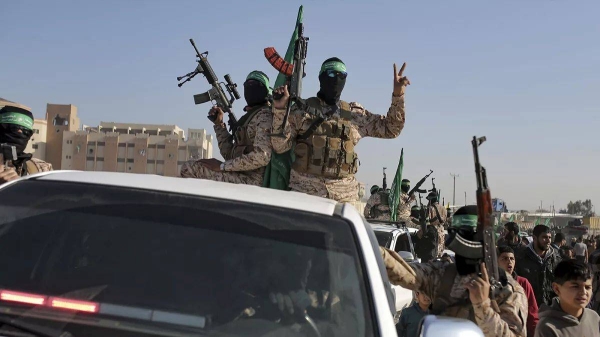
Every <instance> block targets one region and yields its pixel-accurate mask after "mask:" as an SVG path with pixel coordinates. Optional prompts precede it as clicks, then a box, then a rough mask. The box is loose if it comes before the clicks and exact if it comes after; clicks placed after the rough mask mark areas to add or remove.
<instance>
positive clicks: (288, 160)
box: [262, 6, 303, 190]
mask: <svg viewBox="0 0 600 337" xmlns="http://www.w3.org/2000/svg"><path fill="white" fill-rule="evenodd" d="M302 18H303V17H302V6H300V8H299V9H298V18H297V19H296V26H295V28H294V33H293V34H292V38H291V39H290V44H289V45H288V49H287V51H286V52H285V61H286V62H289V63H293V61H294V49H295V46H296V40H297V39H298V24H300V23H302ZM285 81H286V77H285V75H284V74H282V73H279V74H278V75H277V79H276V80H275V84H274V85H273V88H277V87H280V86H282V85H284V84H285ZM293 162H294V158H293V148H292V150H290V151H288V152H285V153H281V154H278V153H275V151H272V152H271V162H269V165H267V167H266V168H265V175H264V177H263V185H262V186H263V187H268V188H273V189H276V190H287V189H288V186H289V185H290V171H291V169H292V163H293Z"/></svg>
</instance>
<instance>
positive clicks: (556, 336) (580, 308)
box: [535, 260, 600, 337]
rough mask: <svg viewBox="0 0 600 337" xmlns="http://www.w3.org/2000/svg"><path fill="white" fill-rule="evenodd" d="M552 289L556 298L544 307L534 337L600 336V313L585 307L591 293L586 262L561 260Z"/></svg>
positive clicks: (590, 278) (590, 279)
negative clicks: (599, 314)
mask: <svg viewBox="0 0 600 337" xmlns="http://www.w3.org/2000/svg"><path fill="white" fill-rule="evenodd" d="M552 289H553V290H554V292H555V293H556V294H558V297H557V298H554V299H553V300H552V305H551V306H546V305H544V306H542V309H541V310H540V314H539V316H540V321H539V323H538V326H537V328H536V330H535V337H547V336H553V337H584V336H585V337H587V336H600V331H599V329H600V316H598V314H597V313H596V312H595V311H593V310H591V309H586V306H587V304H588V302H589V301H590V299H591V296H592V275H591V272H590V269H589V268H588V266H587V265H586V264H585V263H582V262H580V261H577V260H564V261H561V262H560V263H559V264H558V265H557V266H556V268H555V269H554V282H553V283H552Z"/></svg>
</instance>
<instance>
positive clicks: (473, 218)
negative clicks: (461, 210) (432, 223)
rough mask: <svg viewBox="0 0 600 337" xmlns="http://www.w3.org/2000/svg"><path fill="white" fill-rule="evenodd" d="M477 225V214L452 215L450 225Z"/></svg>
mask: <svg viewBox="0 0 600 337" xmlns="http://www.w3.org/2000/svg"><path fill="white" fill-rule="evenodd" d="M462 226H470V227H477V215H472V214H460V215H454V216H453V217H452V227H462Z"/></svg>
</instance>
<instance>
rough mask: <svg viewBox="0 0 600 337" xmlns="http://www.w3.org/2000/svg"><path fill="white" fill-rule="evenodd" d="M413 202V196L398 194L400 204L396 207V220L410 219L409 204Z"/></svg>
mask: <svg viewBox="0 0 600 337" xmlns="http://www.w3.org/2000/svg"><path fill="white" fill-rule="evenodd" d="M414 200H415V197H414V195H413V196H412V197H410V196H409V195H408V193H402V194H400V204H399V205H398V218H403V219H410V208H411V207H412V206H411V203H412V202H413V201H414Z"/></svg>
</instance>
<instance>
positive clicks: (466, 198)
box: [465, 191, 467, 206]
mask: <svg viewBox="0 0 600 337" xmlns="http://www.w3.org/2000/svg"><path fill="white" fill-rule="evenodd" d="M465 206H467V191H465Z"/></svg>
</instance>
